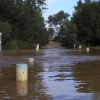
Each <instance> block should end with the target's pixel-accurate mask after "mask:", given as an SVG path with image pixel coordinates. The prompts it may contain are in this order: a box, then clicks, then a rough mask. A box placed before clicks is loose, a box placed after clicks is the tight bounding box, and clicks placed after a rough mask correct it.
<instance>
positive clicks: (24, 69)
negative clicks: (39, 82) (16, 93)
mask: <svg viewBox="0 0 100 100" xmlns="http://www.w3.org/2000/svg"><path fill="white" fill-rule="evenodd" d="M16 80H17V81H27V80H28V65H27V64H16Z"/></svg>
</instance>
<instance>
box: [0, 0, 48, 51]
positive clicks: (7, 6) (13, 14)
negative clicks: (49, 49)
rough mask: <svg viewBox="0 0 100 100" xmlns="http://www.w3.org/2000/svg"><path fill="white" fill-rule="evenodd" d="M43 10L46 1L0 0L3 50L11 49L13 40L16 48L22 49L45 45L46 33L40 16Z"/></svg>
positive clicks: (0, 29)
mask: <svg viewBox="0 0 100 100" xmlns="http://www.w3.org/2000/svg"><path fill="white" fill-rule="evenodd" d="M45 9H46V0H0V26H2V27H3V28H2V27H1V28H0V31H1V32H2V33H3V48H13V46H11V45H12V44H11V43H12V42H13V41H15V40H16V43H17V46H18V48H23V49H24V48H25V49H29V48H34V47H35V45H36V44H37V43H39V44H40V45H43V44H46V43H47V42H48V33H47V30H46V27H45V23H44V18H43V16H42V12H43V11H44V10H45ZM3 23H4V24H3ZM5 28H6V30H8V31H4V30H5ZM44 37H45V39H44ZM13 44H14V43H13Z"/></svg>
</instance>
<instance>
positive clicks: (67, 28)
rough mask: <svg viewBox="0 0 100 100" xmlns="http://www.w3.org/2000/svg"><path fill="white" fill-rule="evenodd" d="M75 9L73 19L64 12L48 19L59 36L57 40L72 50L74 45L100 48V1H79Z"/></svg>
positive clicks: (50, 25)
mask: <svg viewBox="0 0 100 100" xmlns="http://www.w3.org/2000/svg"><path fill="white" fill-rule="evenodd" d="M74 8H75V11H74V12H73V16H72V17H71V19H69V14H68V13H65V12H64V11H59V12H58V13H57V14H54V15H50V16H49V17H48V20H47V23H48V24H49V27H52V28H54V30H55V31H56V32H55V33H56V34H57V37H55V40H56V41H59V42H61V43H62V45H64V46H67V47H70V48H71V47H73V44H76V45H78V44H83V45H85V46H100V0H95V1H94V0H84V2H82V0H79V1H78V2H77V6H75V7H74ZM66 9H67V8H66Z"/></svg>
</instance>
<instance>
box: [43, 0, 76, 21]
mask: <svg viewBox="0 0 100 100" xmlns="http://www.w3.org/2000/svg"><path fill="white" fill-rule="evenodd" d="M77 1H78V0H47V5H48V6H47V8H48V9H47V10H46V11H45V12H44V14H43V16H44V18H45V20H46V19H47V18H48V16H49V15H53V14H56V13H58V12H59V11H61V10H63V11H64V12H67V13H69V14H70V15H72V13H73V11H74V6H75V5H77Z"/></svg>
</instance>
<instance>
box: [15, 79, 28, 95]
mask: <svg viewBox="0 0 100 100" xmlns="http://www.w3.org/2000/svg"><path fill="white" fill-rule="evenodd" d="M16 85H17V86H16V88H17V95H18V96H26V95H27V94H28V82H27V81H17V82H16Z"/></svg>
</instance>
